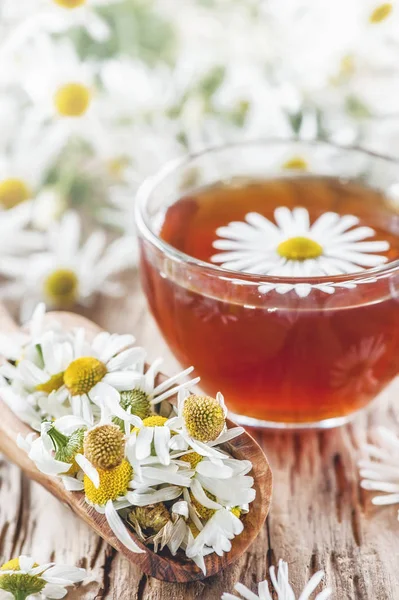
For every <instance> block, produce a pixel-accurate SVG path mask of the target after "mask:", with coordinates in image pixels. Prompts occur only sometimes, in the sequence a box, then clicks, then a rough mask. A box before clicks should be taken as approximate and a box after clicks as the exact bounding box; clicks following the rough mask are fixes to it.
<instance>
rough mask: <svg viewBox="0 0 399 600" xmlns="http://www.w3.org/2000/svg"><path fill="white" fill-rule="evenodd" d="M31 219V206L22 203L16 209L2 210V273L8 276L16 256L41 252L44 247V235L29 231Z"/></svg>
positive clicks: (0, 212)
mask: <svg viewBox="0 0 399 600" xmlns="http://www.w3.org/2000/svg"><path fill="white" fill-rule="evenodd" d="M30 218H31V206H30V204H29V203H22V204H20V205H18V206H16V207H15V208H11V209H8V210H0V256H1V261H0V273H1V274H3V275H6V276H7V274H8V269H9V264H8V263H9V261H10V260H11V259H12V258H14V257H15V256H21V255H23V254H25V255H26V254H27V253H29V252H34V251H36V250H40V249H42V248H43V246H44V238H43V235H42V234H41V233H39V232H37V231H29V230H27V229H26V228H27V226H28V225H29V222H30Z"/></svg>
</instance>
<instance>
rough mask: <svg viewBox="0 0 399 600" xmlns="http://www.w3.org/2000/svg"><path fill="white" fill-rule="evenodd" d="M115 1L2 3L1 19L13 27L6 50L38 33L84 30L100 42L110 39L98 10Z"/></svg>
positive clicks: (81, 0)
mask: <svg viewBox="0 0 399 600" xmlns="http://www.w3.org/2000/svg"><path fill="white" fill-rule="evenodd" d="M116 1H117V0H20V2H19V3H18V5H16V4H15V2H13V0H4V2H3V6H2V11H3V18H4V20H5V21H6V22H9V23H10V25H11V24H13V25H14V30H13V32H12V35H11V36H10V37H9V39H8V43H7V49H8V51H10V49H12V48H15V47H18V46H19V45H21V44H23V43H24V42H28V41H29V38H30V37H31V36H33V35H35V34H36V35H37V33H38V32H41V31H43V32H49V33H63V32H65V31H67V30H68V29H69V28H71V27H84V28H85V29H86V30H87V32H88V33H89V35H90V36H91V37H92V38H93V39H95V40H97V41H99V42H103V41H105V40H106V39H107V38H108V36H109V33H110V31H109V27H108V24H107V23H106V21H105V20H104V19H102V18H101V16H100V14H99V13H98V12H97V11H96V8H97V7H101V6H106V5H109V4H111V3H112V2H116Z"/></svg>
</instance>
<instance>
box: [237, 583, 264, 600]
mask: <svg viewBox="0 0 399 600" xmlns="http://www.w3.org/2000/svg"><path fill="white" fill-rule="evenodd" d="M234 589H235V590H236V591H237V592H238V593H239V594H240V595H241V596H242V597H243V598H245V600H259V597H258V596H257V595H256V594H254V593H253V592H251V590H250V589H248V588H247V587H246V586H245V585H243V584H242V583H236V584H235V586H234Z"/></svg>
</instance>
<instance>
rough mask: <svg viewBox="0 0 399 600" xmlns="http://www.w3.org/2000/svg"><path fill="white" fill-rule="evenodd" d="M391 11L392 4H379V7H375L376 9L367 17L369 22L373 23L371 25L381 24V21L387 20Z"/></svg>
mask: <svg viewBox="0 0 399 600" xmlns="http://www.w3.org/2000/svg"><path fill="white" fill-rule="evenodd" d="M392 11H393V4H392V2H384V4H380V5H379V6H376V8H375V9H374V10H373V12H372V13H371V15H370V16H369V22H370V23H373V24H375V23H381V22H382V21H385V19H387V18H388V17H389V15H390V14H391V13H392Z"/></svg>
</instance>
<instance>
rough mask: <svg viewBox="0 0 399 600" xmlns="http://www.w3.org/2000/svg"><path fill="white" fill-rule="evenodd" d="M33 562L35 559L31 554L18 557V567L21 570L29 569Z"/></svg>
mask: <svg viewBox="0 0 399 600" xmlns="http://www.w3.org/2000/svg"><path fill="white" fill-rule="evenodd" d="M34 564H35V559H34V558H32V557H31V556H26V555H21V556H20V557H19V568H20V569H21V571H25V572H27V571H30V569H32V567H33V565H34Z"/></svg>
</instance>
